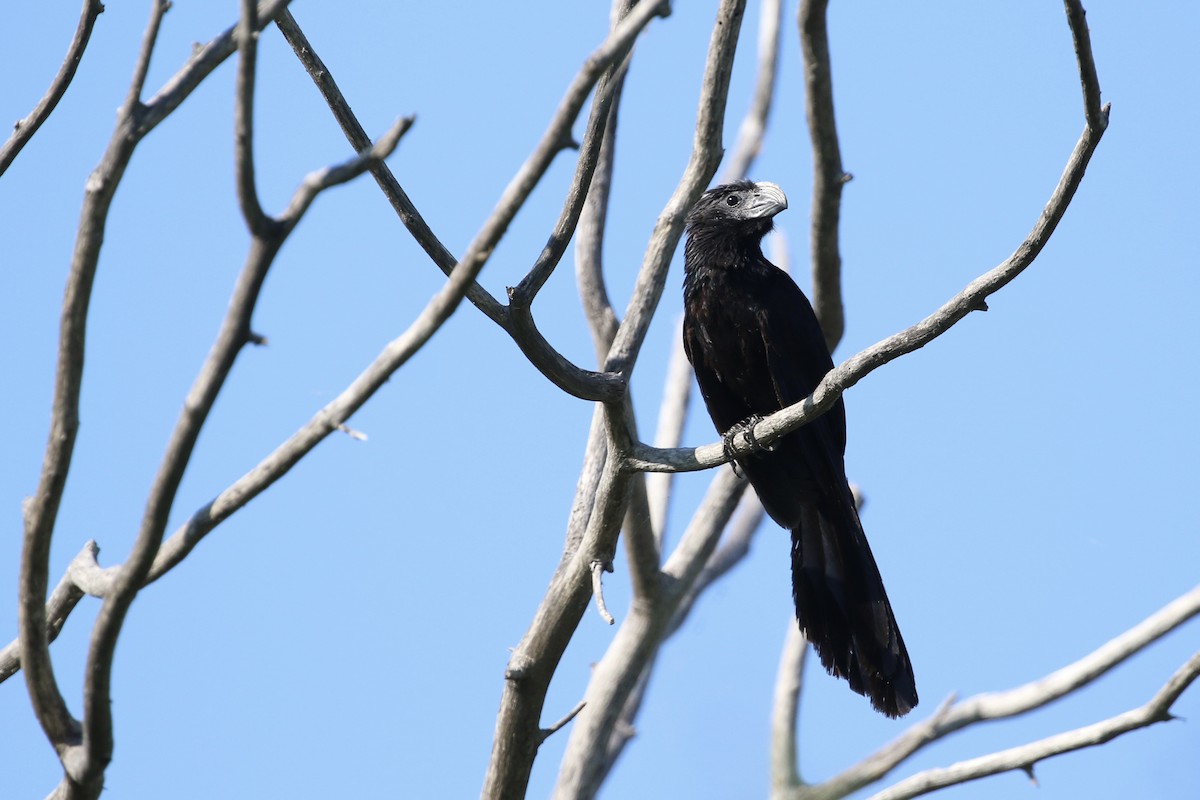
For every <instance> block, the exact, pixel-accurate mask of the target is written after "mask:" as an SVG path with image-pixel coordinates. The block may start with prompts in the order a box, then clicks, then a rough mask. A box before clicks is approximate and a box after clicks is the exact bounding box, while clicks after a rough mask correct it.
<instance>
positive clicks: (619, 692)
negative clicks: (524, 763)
mask: <svg viewBox="0 0 1200 800" xmlns="http://www.w3.org/2000/svg"><path fill="white" fill-rule="evenodd" d="M745 487H746V483H745V481H743V480H741V479H740V478H738V477H737V476H736V475H734V474H733V472H732V470H728V471H726V470H722V471H721V472H718V473H717V474H716V475H715V476H714V477H713V481H712V483H711V484H710V486H709V491H708V493H707V494H706V495H705V497H704V501H703V502H702V503H701V505H700V508H699V509H697V511H696V514H695V516H694V517H693V518H692V522H691V524H690V525H689V526H688V529H687V531H685V532H684V535H683V537H682V539H681V540H680V543H679V546H678V547H676V549H675V551H674V552H673V553H672V554H671V556H670V557H669V558H668V559H667V562H666V564H665V565H664V567H663V575H662V582H663V586H662V590H661V591H659V592H657V593H656V594H655V596H654V597H653V598H652V599H651V600H649V601H642V602H635V603H634V604H633V606H632V607H631V609H630V612H629V615H628V616H627V617H626V619H625V620H623V621H622V623H621V627H620V628H619V629H618V630H617V633H616V636H615V637H614V638H613V641H612V644H611V645H609V648H608V650H607V652H605V654H604V658H602V659H601V660H600V662H599V663H598V664H596V666H595V667H594V668H593V670H592V677H591V680H590V681H589V682H588V689H587V692H586V693H585V695H584V699H585V700H587V702H588V706H587V708H586V709H584V711H583V713H581V714H580V715H579V717H578V718H577V719H576V721H575V724H574V725H573V726H572V728H571V736H570V738H569V739H568V740H567V751H566V753H565V754H564V756H563V762H562V767H561V769H560V771H559V776H558V784H557V785H556V787H555V790H554V796H555V797H571V798H587V797H592V796H593V795H594V794H595V793H596V791H597V790H598V789H599V787H600V784H601V782H602V781H603V779H604V776H605V775H606V774H607V772H608V769H609V768H610V767H611V766H612V763H613V760H614V759H615V758H616V756H617V754H618V752H619V751H617V752H614V751H612V750H611V749H610V748H609V745H610V743H611V742H613V740H614V739H613V737H614V733H615V731H616V729H617V726H618V722H619V721H620V720H621V719H622V711H623V709H624V708H625V706H626V703H627V701H628V700H629V698H630V696H631V695H632V693H633V692H634V691H635V689H636V688H637V686H638V685H639V683H640V682H641V680H642V676H643V675H644V674H645V672H646V670H647V669H648V667H649V664H650V662H651V660H652V659H653V657H654V654H655V653H656V652H657V651H658V648H659V645H660V644H661V642H662V639H663V637H664V635H665V634H666V631H667V627H668V625H669V623H670V621H671V618H672V617H673V616H674V613H675V610H676V609H677V608H678V607H679V603H680V602H681V601H682V600H683V598H684V596H685V595H686V593H687V591H688V590H689V588H690V587H691V585H692V584H693V583H694V582H695V580H696V577H697V576H698V575H699V574H700V570H701V568H702V567H703V566H704V563H705V561H706V560H707V559H708V556H709V554H711V553H712V551H713V549H715V547H716V544H717V540H718V539H719V538H720V536H721V531H722V530H724V529H725V526H726V524H727V523H728V522H729V518H730V516H732V514H733V511H734V509H735V508H736V507H737V503H738V499H739V498H740V497H741V493H742V492H743V491H744V490H745ZM624 738H627V737H623V739H622V741H623V740H624Z"/></svg>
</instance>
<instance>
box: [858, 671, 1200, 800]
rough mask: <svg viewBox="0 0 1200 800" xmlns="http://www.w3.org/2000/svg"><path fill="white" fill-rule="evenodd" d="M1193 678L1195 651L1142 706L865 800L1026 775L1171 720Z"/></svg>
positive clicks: (900, 799)
mask: <svg viewBox="0 0 1200 800" xmlns="http://www.w3.org/2000/svg"><path fill="white" fill-rule="evenodd" d="M1197 677H1200V652H1197V653H1196V654H1195V655H1193V656H1192V657H1191V658H1190V659H1188V660H1187V662H1186V663H1184V664H1183V666H1181V667H1180V668H1179V669H1178V670H1176V672H1175V674H1173V675H1172V676H1171V678H1170V680H1168V681H1167V683H1166V685H1164V686H1163V687H1162V688H1161V689H1159V690H1158V692H1157V693H1155V695H1154V697H1152V698H1150V700H1149V701H1147V702H1146V704H1145V705H1142V706H1139V707H1138V708H1134V709H1131V710H1129V711H1126V712H1125V713H1124V714H1118V715H1116V716H1115V717H1110V718H1108V719H1106V720H1103V721H1101V722H1096V723H1094V724H1092V725H1086V726H1084V727H1082V728H1076V729H1075V730H1071V731H1065V732H1063V733H1059V734H1056V735H1054V736H1048V737H1046V738H1045V739H1040V740H1038V741H1036V742H1030V743H1029V744H1025V745H1021V746H1019V747H1011V748H1009V749H1007V750H1001V751H999V752H997V753H992V754H990V755H986V756H980V757H979V758H972V759H969V760H967V761H961V762H959V763H958V764H954V765H953V766H949V767H944V768H941V769H930V770H926V771H924V772H918V773H917V774H916V775H913V776H912V777H910V778H905V779H904V780H902V781H900V782H899V783H897V784H895V785H894V786H891V787H889V788H887V789H885V790H884V791H882V792H878V793H876V794H874V795H872V796H871V800H909V798H912V797H919V796H921V795H923V794H928V793H929V792H932V791H936V790H937V789H942V788H945V787H946V786H955V785H958V784H963V783H967V782H968V781H974V780H978V779H980V778H986V777H987V776H989V775H998V774H999V773H1001V772H1011V771H1013V770H1021V771H1023V772H1026V773H1028V774H1029V775H1030V776H1032V775H1033V768H1034V766H1035V765H1036V764H1037V763H1038V762H1039V761H1043V760H1045V759H1047V758H1051V757H1053V756H1058V755H1062V754H1064V753H1070V752H1073V751H1075V750H1082V749H1083V748H1085V747H1096V746H1097V745H1102V744H1104V743H1105V742H1108V741H1111V740H1113V739H1115V738H1117V737H1118V736H1121V735H1123V734H1126V733H1130V732H1131V731H1136V730H1139V729H1140V728H1148V727H1149V726H1151V725H1153V724H1155V723H1156V722H1167V721H1169V720H1172V719H1175V717H1174V716H1173V715H1172V714H1171V706H1172V705H1174V703H1175V701H1176V700H1178V699H1179V696H1180V695H1181V694H1183V692H1184V691H1185V690H1186V689H1187V688H1188V687H1189V686H1191V685H1192V682H1193V681H1195V680H1196V678H1197Z"/></svg>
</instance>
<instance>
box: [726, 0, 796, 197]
mask: <svg viewBox="0 0 1200 800" xmlns="http://www.w3.org/2000/svg"><path fill="white" fill-rule="evenodd" d="M758 13H759V18H758V75H757V77H756V78H755V83H754V96H753V98H751V100H750V108H749V109H748V110H747V111H746V116H745V117H743V118H742V125H741V127H740V128H738V135H737V139H736V140H735V141H734V143H733V150H732V151H731V152H730V154H729V157H728V159H727V163H726V165H725V172H724V174H723V175H722V176H721V183H729V182H730V181H736V180H741V179H742V178H745V177H746V176H747V175H749V174H750V167H751V166H752V165H753V164H754V159H756V158H758V153H759V151H760V150H762V143H763V136H764V135H765V134H766V132H767V118H768V116H770V114H771V103H772V101H773V100H774V99H775V76H776V74H777V73H778V72H779V40H780V37H781V35H782V32H783V24H782V23H783V3H782V1H781V0H763V2H762V5H761V6H760V7H759V12H758Z"/></svg>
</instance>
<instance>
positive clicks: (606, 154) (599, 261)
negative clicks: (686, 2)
mask: <svg viewBox="0 0 1200 800" xmlns="http://www.w3.org/2000/svg"><path fill="white" fill-rule="evenodd" d="M618 4H621V5H623V4H624V3H623V2H622V0H618ZM624 82H625V74H624V72H622V73H621V74H619V75H618V76H617V78H616V80H615V81H614V83H613V103H612V108H611V110H610V111H609V113H608V117H609V118H608V124H607V125H606V126H605V128H604V139H603V141H602V142H601V143H600V155H599V160H598V161H597V162H596V172H595V174H594V175H593V176H592V186H591V188H590V189H589V190H588V197H587V202H586V203H584V205H583V213H582V214H580V216H579V225H578V226H577V228H576V230H575V282H576V283H577V284H578V286H579V298H580V300H581V301H582V303H583V311H584V316H585V317H586V318H587V321H588V328H589V330H590V331H591V334H592V345H593V347H594V348H595V351H596V361H597V362H598V363H603V362H604V359H605V357H607V355H608V348H609V347H610V346H611V345H612V340H613V337H614V336H616V335H617V325H618V321H617V313H616V311H614V310H613V307H612V303H611V302H610V301H609V299H608V289H607V287H606V286H605V282H604V230H605V227H606V225H607V222H608V198H609V193H610V191H611V188H612V174H613V156H614V151H615V150H616V141H617V118H618V112H619V110H620V101H621V89H622V87H623V85H624Z"/></svg>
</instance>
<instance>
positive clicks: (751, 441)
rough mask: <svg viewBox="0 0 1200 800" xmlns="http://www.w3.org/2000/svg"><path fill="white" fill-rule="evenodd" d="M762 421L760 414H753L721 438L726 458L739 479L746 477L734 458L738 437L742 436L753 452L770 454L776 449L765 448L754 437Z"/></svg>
mask: <svg viewBox="0 0 1200 800" xmlns="http://www.w3.org/2000/svg"><path fill="white" fill-rule="evenodd" d="M762 420H763V418H762V417H760V416H759V415H758V414H752V415H750V416H749V417H747V418H746V419H744V420H742V421H741V422H739V423H738V424H736V425H734V426H733V427H732V428H730V429H729V430H727V431H725V435H724V436H722V437H721V443H722V445H723V452H724V453H725V458H726V459H728V460H729V465H730V466H732V467H733V472H734V474H735V475H737V476H738V477H739V478H741V477H745V476H743V475H742V472H741V470H740V469H739V468H738V462H737V459H736V458H735V457H734V452H733V448H734V444H735V443H736V442H737V437H738V436H741V437H742V438H743V439H745V440H746V444H747V445H749V447H750V450H751V451H752V452H758V451H761V450H766V451H768V452H770V451H771V450H774V449H775V448H774V446H767V447H763V446H762V445H760V444H759V443H758V437H757V436H755V435H754V426H755V425H757V424H758V423H760V422H762Z"/></svg>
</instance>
